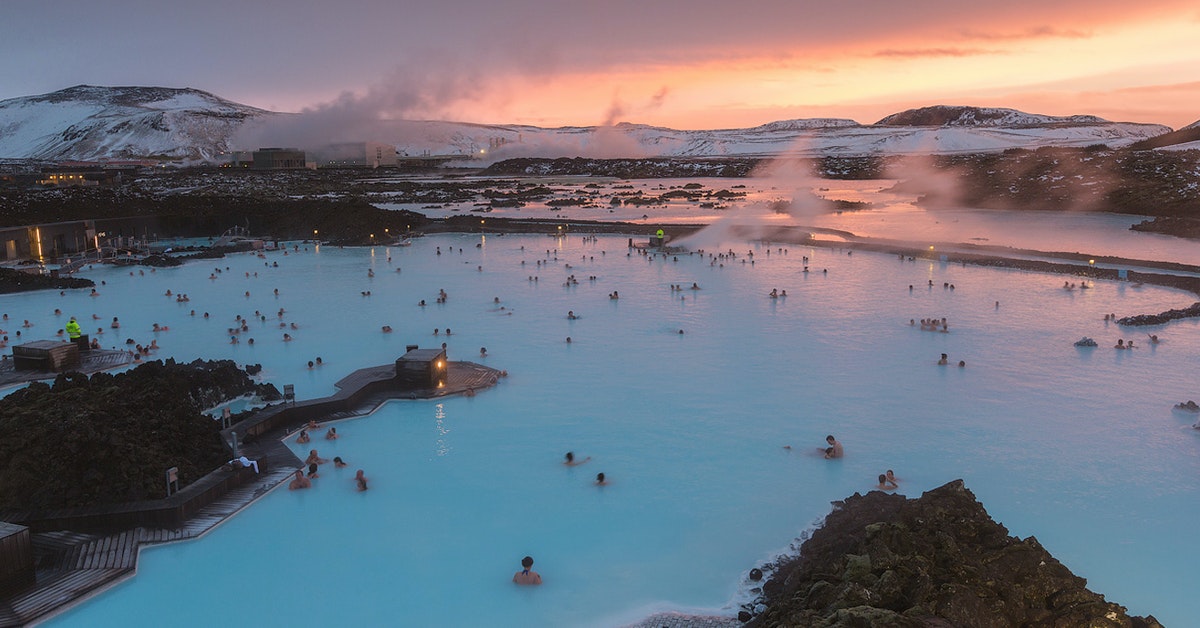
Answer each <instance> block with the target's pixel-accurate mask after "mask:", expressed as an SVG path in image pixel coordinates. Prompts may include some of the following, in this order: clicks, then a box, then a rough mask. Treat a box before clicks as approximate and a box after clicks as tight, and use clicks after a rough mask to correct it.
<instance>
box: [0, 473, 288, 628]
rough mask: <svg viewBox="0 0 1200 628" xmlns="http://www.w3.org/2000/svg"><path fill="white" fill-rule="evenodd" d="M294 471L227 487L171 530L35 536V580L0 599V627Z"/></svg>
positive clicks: (42, 609) (81, 592)
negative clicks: (182, 523)
mask: <svg viewBox="0 0 1200 628" xmlns="http://www.w3.org/2000/svg"><path fill="white" fill-rule="evenodd" d="M293 471H294V469H293V468H278V469H276V470H275V471H273V472H268V473H264V474H263V475H262V477H261V478H260V481H259V482H256V483H254V484H251V485H248V486H244V487H242V488H239V489H235V490H233V491H230V492H229V493H227V494H226V495H225V496H224V497H222V498H221V499H219V500H217V501H215V502H213V503H212V504H209V505H208V506H205V507H204V508H202V509H201V510H200V512H199V513H198V514H197V515H196V516H195V517H192V518H191V519H189V520H188V522H187V523H186V524H185V525H184V526H183V527H182V528H179V529H175V530H167V529H156V528H142V527H138V528H134V529H132V530H125V531H123V532H118V533H115V534H108V535H103V534H85V533H79V532H71V531H68V530H60V531H56V532H45V533H39V534H34V535H33V546H34V554H35V556H36V560H37V563H36V567H37V584H36V585H35V586H34V587H33V588H31V589H28V590H26V591H23V592H21V593H20V594H18V595H16V596H13V597H11V598H10V599H6V600H0V627H3V628H9V627H10V626H24V625H26V624H28V623H30V622H33V621H37V620H40V619H46V617H47V616H49V615H51V614H53V613H54V612H55V611H58V610H61V609H63V608H65V607H66V606H67V605H68V604H71V603H73V602H77V601H79V600H80V599H83V598H86V597H87V596H89V595H92V594H95V593H98V592H100V591H102V590H104V589H105V588H107V587H109V586H112V585H114V584H116V583H118V582H120V581H121V580H124V579H125V578H127V577H130V576H132V575H133V574H134V572H135V571H136V569H137V557H138V551H139V550H140V549H141V548H142V547H143V546H147V545H157V544H160V543H170V542H173V541H183V540H187V539H194V538H198V537H201V536H203V535H204V534H205V533H207V532H208V531H209V530H212V529H213V528H215V527H216V526H218V525H220V524H221V523H222V522H224V521H225V520H226V519H228V518H229V517H230V516H231V515H233V514H235V513H237V512H238V511H239V510H241V509H243V508H245V507H246V506H248V505H249V504H250V503H251V502H252V501H254V500H255V499H257V498H259V497H261V496H262V495H265V494H266V493H267V491H269V490H271V489H272V488H274V487H275V486H277V485H278V484H279V483H280V482H283V481H284V480H286V479H287V478H288V477H290V476H291V475H292V472H293Z"/></svg>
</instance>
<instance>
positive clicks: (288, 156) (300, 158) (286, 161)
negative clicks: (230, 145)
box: [254, 148, 308, 170]
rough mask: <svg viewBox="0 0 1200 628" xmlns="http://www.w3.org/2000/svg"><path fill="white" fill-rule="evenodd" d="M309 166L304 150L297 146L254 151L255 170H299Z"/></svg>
mask: <svg viewBox="0 0 1200 628" xmlns="http://www.w3.org/2000/svg"><path fill="white" fill-rule="evenodd" d="M307 167H308V164H307V162H306V161H305V158H304V151H302V150H299V149H296V148H260V149H258V150H256V151H254V169H255V170H299V169H303V168H307Z"/></svg>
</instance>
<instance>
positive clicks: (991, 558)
mask: <svg viewBox="0 0 1200 628" xmlns="http://www.w3.org/2000/svg"><path fill="white" fill-rule="evenodd" d="M763 570H764V571H770V572H773V573H772V575H771V577H770V578H769V579H768V580H766V582H765V583H764V584H763V586H762V589H761V592H762V593H761V598H760V600H759V601H757V602H756V603H752V604H749V605H747V606H748V607H749V608H748V609H747V610H744V611H743V613H742V615H741V619H742V620H743V621H749V624H748V625H750V626H754V627H758V626H827V627H834V626H838V627H841V626H844V627H850V626H872V627H880V626H882V627H896V628H910V627H911V628H920V627H931V626H936V627H941V626H976V627H980V628H990V627H996V628H1002V627H1007V626H1095V627H1113V628H1116V627H1123V628H1153V627H1156V626H1161V624H1160V623H1159V622H1158V620H1156V619H1155V618H1154V617H1153V616H1148V617H1136V616H1130V615H1129V614H1127V612H1126V609H1125V608H1124V607H1123V606H1121V605H1119V604H1116V603H1113V602H1109V601H1107V600H1105V598H1104V596H1103V595H1100V594H1098V593H1095V592H1092V591H1090V590H1088V588H1087V581H1086V580H1085V579H1083V578H1080V577H1079V576H1076V575H1074V574H1073V573H1071V571H1070V570H1069V569H1068V568H1067V567H1065V566H1064V565H1063V564H1062V563H1060V562H1059V561H1057V560H1055V558H1054V557H1053V556H1051V555H1050V553H1049V552H1047V551H1046V549H1045V548H1043V547H1042V546H1041V544H1040V543H1038V541H1037V539H1036V538H1034V537H1029V538H1026V539H1019V538H1016V537H1013V536H1009V534H1008V530H1007V529H1006V528H1005V527H1004V526H1003V525H1001V524H1000V523H997V522H996V521H994V520H992V518H991V517H990V516H989V515H988V514H987V511H986V510H984V508H983V505H982V504H980V503H979V502H978V501H977V500H976V499H975V495H974V494H973V493H971V491H970V490H969V489H967V488H966V487H965V486H964V485H963V482H962V480H954V481H952V482H949V483H947V484H945V485H944V486H941V487H939V488H936V489H933V490H931V491H928V492H926V493H925V494H923V495H922V496H921V497H920V498H916V499H908V498H906V497H904V496H903V495H895V494H891V493H884V492H882V491H871V492H870V493H867V494H866V495H860V494H858V493H855V494H854V495H853V496H851V497H849V498H847V499H846V500H845V501H843V502H837V503H835V507H834V510H833V512H831V513H830V514H829V516H828V517H826V519H825V524H824V525H823V526H821V527H820V528H819V529H817V530H816V531H814V532H813V534H812V536H811V537H809V538H808V540H806V541H805V542H804V544H803V545H802V546H801V548H800V552H799V554H798V555H797V556H795V557H791V558H787V559H784V560H782V561H781V562H779V563H778V564H775V565H765V566H763ZM755 607H757V608H758V609H759V610H760V612H759V613H757V614H754V613H753V609H754V608H755Z"/></svg>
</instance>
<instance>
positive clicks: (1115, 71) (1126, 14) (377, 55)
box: [0, 0, 1200, 129]
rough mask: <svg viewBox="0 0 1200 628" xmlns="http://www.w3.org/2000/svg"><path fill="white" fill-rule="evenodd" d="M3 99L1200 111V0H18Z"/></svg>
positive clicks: (1124, 115)
mask: <svg viewBox="0 0 1200 628" xmlns="http://www.w3.org/2000/svg"><path fill="white" fill-rule="evenodd" d="M2 8H3V13H4V16H3V18H2V19H0V99H6V98H14V97H18V96H27V95H33V94H41V93H46V92H51V91H55V90H58V89H62V88H65V87H70V86H72V85H77V84H84V83H86V84H92V85H157V86H167V87H195V88H198V89H202V90H205V91H209V92H213V93H215V94H217V95H219V96H221V97H224V98H227V99H230V100H233V101H236V102H241V103H244V104H248V105H253V106H257V107H262V108H265V109H271V110H276V111H301V110H304V109H318V110H319V109H335V110H336V109H352V110H354V111H359V112H366V114H367V115H375V116H379V117H383V118H419V119H448V120H458V121H467V122H482V123H524V124H534V125H539V126H560V125H596V124H605V123H615V122H622V121H625V122H639V123H645V124H655V125H662V126H669V127H673V128H680V129H712V128H731V127H745V126H754V125H758V124H763V123H766V122H770V121H774V120H783V119H791V118H815V117H834V118H851V119H854V120H857V121H859V122H863V123H871V122H875V121H877V120H878V119H880V118H882V117H884V116H886V115H888V114H891V113H895V112H897V111H901V110H904V109H908V108H912V107H919V106H927V105H932V104H954V105H978V106H997V107H1011V108H1014V109H1020V110H1022V111H1027V112H1031V113H1043V114H1049V115H1071V114H1094V115H1098V116H1101V117H1103V118H1107V119H1110V120H1117V121H1131V122H1156V123H1161V124H1166V125H1168V126H1171V127H1173V128H1178V127H1180V126H1183V125H1186V124H1190V123H1192V122H1195V121H1197V120H1198V119H1200V4H1197V3H1196V2H1195V0H1188V1H1175V0H1146V1H1142V2H1128V1H1119V2H1118V1H1116V0H1086V1H1084V0H1069V1H1060V2H1056V1H1054V0H1049V1H1047V0H1039V1H1034V0H1008V1H1006V2H992V3H975V2H970V1H967V0H959V1H953V2H952V1H946V0H923V1H908V2H905V1H895V0H892V1H889V2H879V1H873V0H846V1H842V2H811V1H800V0H743V1H740V2H731V1H728V0H722V1H719V2H717V1H709V0H697V1H693V2H679V1H670V2H664V1H657V0H640V1H633V0H605V1H603V2H600V1H596V0H590V1H588V2H582V1H580V0H507V1H503V2H496V1H494V0H493V1H481V0H441V1H439V2H436V3H435V2H429V3H417V2H396V1H395V0H380V1H363V0H357V1H356V0H345V1H340V2H333V1H328V0H327V1H312V0H289V1H288V2H279V1H273V0H261V1H259V0H251V1H245V0H243V1H240V2H233V1H229V0H214V1H209V2H189V3H186V4H185V3H176V2H164V1H162V0H158V1H154V2H151V1H143V0H112V1H110V2H102V3H98V2H94V1H92V2H76V1H63V0H42V1H40V2H38V1H26V0H9V1H7V2H4V3H3V5H2Z"/></svg>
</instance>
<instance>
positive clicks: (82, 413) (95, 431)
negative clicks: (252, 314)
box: [0, 360, 256, 520]
mask: <svg viewBox="0 0 1200 628" xmlns="http://www.w3.org/2000/svg"><path fill="white" fill-rule="evenodd" d="M255 390H256V385H255V383H254V382H253V381H252V380H251V379H250V378H249V377H248V376H247V375H246V373H245V372H244V371H242V370H240V369H238V368H237V366H236V365H235V364H234V363H233V362H232V361H230V360H218V361H211V362H206V361H203V360H197V361H195V362H192V363H190V364H179V363H176V362H175V361H173V360H167V361H166V362H161V361H153V362H147V363H145V364H142V365H141V366H139V367H137V368H135V369H133V370H130V371H126V372H123V373H117V374H115V375H114V374H111V373H106V372H101V373H96V374H94V375H92V376H91V377H90V378H89V377H88V376H86V375H83V374H80V373H75V372H70V373H63V374H60V375H59V376H58V377H57V378H56V379H55V380H54V383H53V385H50V384H46V383H43V382H33V383H31V384H29V386H28V387H26V388H23V389H20V390H17V391H15V392H13V393H11V394H10V395H8V396H7V397H4V398H3V399H2V400H0V509H4V510H10V511H20V512H26V513H27V512H29V511H46V510H50V509H56V508H69V507H76V506H96V505H101V504H114V503H121V502H130V501H139V500H145V499H158V498H161V497H163V496H164V495H165V490H166V489H165V484H164V482H163V472H164V470H165V469H167V468H170V467H178V468H179V481H180V484H181V485H187V484H189V483H191V482H193V481H195V480H196V479H198V478H200V477H203V476H204V475H205V474H207V473H208V472H210V471H212V470H213V469H216V468H217V467H219V466H220V465H222V464H224V462H225V461H226V460H228V459H229V451H228V447H227V446H226V444H225V442H224V440H223V439H222V438H221V434H220V425H219V423H218V422H216V421H213V420H212V418H210V417H209V416H207V415H205V414H203V413H202V412H201V411H202V410H203V409H204V408H209V407H213V406H215V405H217V404H219V403H221V402H223V401H225V400H228V399H233V398H236V397H240V396H242V395H246V394H249V393H251V392H254V391H255ZM0 518H3V515H0ZM18 519H19V518H18ZM18 519H10V520H18Z"/></svg>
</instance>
